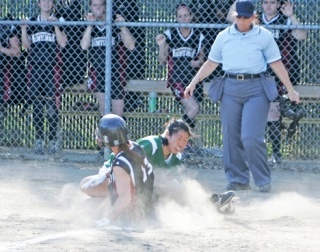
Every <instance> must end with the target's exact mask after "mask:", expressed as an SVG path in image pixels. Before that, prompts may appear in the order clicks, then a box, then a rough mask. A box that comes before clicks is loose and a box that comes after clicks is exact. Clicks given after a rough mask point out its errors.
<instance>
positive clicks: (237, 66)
mask: <svg viewBox="0 0 320 252" xmlns="http://www.w3.org/2000/svg"><path fill="white" fill-rule="evenodd" d="M208 58H209V59H210V60H211V61H214V62H217V63H221V64H222V69H223V70H224V71H225V72H227V73H237V74H240V73H249V74H258V73H261V72H265V71H266V69H267V64H269V63H272V62H275V61H277V60H280V59H281V54H280V51H279V47H278V46H277V43H276V42H275V40H274V38H273V36H272V34H271V32H270V31H268V30H267V29H265V28H264V27H262V26H257V25H253V27H252V29H251V30H250V31H248V32H247V33H242V32H239V31H238V30H237V29H236V27H235V24H233V25H231V26H230V27H228V28H226V29H225V30H223V31H222V32H220V33H219V35H218V36H217V38H216V40H215V41H214V43H213V45H212V47H211V51H210V53H209V57H208Z"/></svg>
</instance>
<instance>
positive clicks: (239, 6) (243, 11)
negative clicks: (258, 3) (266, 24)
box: [236, 0, 254, 18]
mask: <svg viewBox="0 0 320 252" xmlns="http://www.w3.org/2000/svg"><path fill="white" fill-rule="evenodd" d="M236 12H237V15H236V16H237V17H247V18H250V17H252V16H253V14H254V4H253V2H251V1H248V0H244V1H241V0H240V1H238V2H237V3H236Z"/></svg>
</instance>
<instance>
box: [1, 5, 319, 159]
mask: <svg viewBox="0 0 320 252" xmlns="http://www.w3.org/2000/svg"><path fill="white" fill-rule="evenodd" d="M184 2H186V3H187V4H190V3H191V1H184ZM232 2H233V1H217V3H216V6H217V8H215V9H214V10H213V11H211V12H210V13H209V14H210V15H214V16H215V23H204V22H202V21H204V20H205V19H204V18H203V19H201V16H202V15H205V14H206V13H198V22H196V21H195V22H193V23H192V24H190V25H189V26H190V27H194V28H200V29H209V28H210V29H211V31H212V33H211V35H212V34H216V33H218V32H219V31H220V30H221V29H223V28H225V27H227V26H228V25H229V24H228V23H227V22H226V20H225V18H224V17H225V15H226V13H227V10H228V9H229V6H230V4H231V3H232ZM179 3H181V1H176V0H174V1H164V0H160V1H146V0H139V1H138V0H137V1H132V0H126V1H113V4H114V5H116V6H118V7H117V8H116V9H117V11H121V13H120V14H122V15H124V16H125V18H126V22H125V23H123V24H121V25H123V26H127V27H128V28H129V29H130V31H131V32H132V34H133V35H134V37H135V39H136V45H137V46H136V48H135V50H134V51H133V52H129V51H125V53H124V57H123V58H122V59H121V60H122V61H123V64H121V65H120V66H121V68H122V75H121V78H122V79H121V80H122V81H123V83H126V85H127V86H126V89H127V91H128V93H127V96H126V101H127V102H126V106H125V112H124V115H125V116H126V117H127V121H128V125H129V128H130V132H131V137H132V139H134V140H136V139H138V138H140V137H143V136H146V135H150V134H159V133H161V132H162V131H163V125H164V123H165V122H166V121H167V120H168V119H169V118H171V117H177V118H181V116H182V114H183V109H182V108H181V106H180V105H179V104H178V103H177V102H176V101H175V100H174V98H173V96H172V94H171V91H170V89H168V88H166V79H167V67H166V66H163V65H161V64H160V63H159V62H158V59H157V53H158V47H157V45H156V43H155V36H156V34H158V33H160V32H163V31H164V30H166V29H169V28H173V27H179V26H180V25H179V24H177V23H175V6H176V5H177V4H179ZM294 3H295V14H296V15H297V17H298V18H299V19H300V20H301V26H299V29H305V30H307V31H308V36H307V39H306V40H303V41H298V42H297V48H296V50H297V61H298V62H297V63H299V68H297V69H293V70H292V72H291V74H292V75H294V76H297V79H295V80H294V84H295V85H297V87H298V88H299V90H300V93H301V94H303V96H302V105H303V109H304V111H305V116H304V118H303V119H302V120H301V121H300V124H299V128H298V131H297V132H296V134H294V136H293V137H292V138H291V139H286V132H285V131H283V137H282V153H283V155H284V158H287V159H291V160H310V159H312V160H319V159H320V134H319V133H320V116H319V115H320V92H319V88H320V81H319V79H320V78H319V77H320V73H319V69H320V56H319V55H320V54H319V51H320V50H319V49H320V45H319V41H320V23H319V20H320V19H319V13H320V6H319V4H318V1H306V0H299V1H294ZM256 4H257V10H260V9H261V8H260V1H256ZM0 5H1V10H2V12H1V16H2V19H1V20H0V27H1V36H2V37H5V34H6V32H5V31H6V30H7V29H8V27H9V28H10V29H11V28H12V29H14V27H19V26H20V24H21V23H22V21H20V20H21V19H22V18H29V17H31V16H35V15H37V13H38V12H39V8H38V5H37V1H17V0H11V1H7V0H4V1H2V3H1V4H0ZM113 10H114V12H116V10H115V7H114V8H113ZM207 10H208V9H207ZM88 11H89V6H88V1H82V0H81V1H77V0H73V1H72V0H71V1H56V4H55V9H54V12H55V15H57V16H62V17H64V19H65V22H63V23H62V22H59V23H55V24H57V25H59V26H61V27H63V29H64V30H65V31H66V33H67V35H68V40H69V41H68V45H67V47H66V48H65V49H63V50H60V51H59V52H57V56H59V61H57V69H56V79H55V85H56V87H57V93H56V103H57V105H58V106H59V108H60V110H59V130H58V140H59V144H60V146H61V148H62V151H63V150H67V149H78V150H96V148H97V146H96V142H95V138H94V130H95V128H96V125H97V122H98V120H99V117H100V115H99V106H98V102H97V99H96V98H95V96H94V92H93V90H92V89H91V88H90V70H91V62H90V61H89V59H88V54H87V52H86V51H83V50H81V48H80V40H81V37H82V29H83V28H85V27H86V26H87V25H88V24H90V23H88V22H87V21H85V19H84V16H85V13H87V12H88ZM221 13H222V14H221ZM199 20H200V21H199ZM201 20H202V21H201ZM28 24H29V25H31V24H33V23H31V22H29V23H28ZM42 24H43V23H42ZM44 24H45V25H50V24H48V23H45V22H44ZM99 24H101V25H107V27H109V28H110V29H111V30H114V29H116V28H118V27H119V24H116V23H114V22H112V23H108V22H102V23H101V22H100V23H99ZM267 28H270V29H280V30H283V29H288V28H291V29H293V28H296V27H294V26H289V27H287V26H286V27H280V26H269V27H268V26H267ZM212 36H214V35H212ZM4 62H5V64H4ZM1 64H2V70H3V73H2V79H3V84H2V87H3V88H2V94H1V96H2V97H3V98H4V100H3V102H2V103H3V105H4V107H3V113H2V115H1V116H2V118H1V128H0V144H1V148H14V149H15V148H19V149H23V150H24V151H26V152H32V151H33V145H34V142H35V140H36V135H35V128H34V118H33V114H32V111H33V107H32V105H27V106H26V103H27V101H28V88H29V87H30V86H28V85H30V83H29V82H28V78H29V77H28V64H29V63H28V52H23V54H22V56H21V57H20V58H19V59H18V58H6V59H3V60H2V63H1ZM106 66H107V67H110V69H109V71H110V70H111V62H109V64H106ZM208 81H209V79H208V80H206V84H205V85H208ZM28 83H29V84H28ZM108 83H110V80H108V79H107V78H106V85H109V84H108ZM205 90H206V88H205ZM150 91H156V93H157V108H156V111H155V112H150V111H149V110H148V96H149V92H150ZM21 94H22V96H23V97H22V96H21ZM15 97H18V98H15ZM106 100H107V101H109V102H110V98H109V97H106ZM24 110H25V111H24ZM22 112H24V113H22ZM43 113H45V114H46V113H47V111H43ZM284 122H285V123H287V124H289V123H290V120H288V119H285V120H284ZM48 127H49V126H48V122H47V121H45V125H44V131H45V132H46V134H48V130H49V128H48ZM196 129H197V130H196V131H197V132H196V133H198V134H199V135H200V138H199V144H201V146H202V147H204V148H208V149H210V148H221V147H222V136H221V124H220V120H219V104H213V103H212V102H211V101H210V100H209V98H208V97H207V96H206V92H205V99H204V101H203V102H202V104H201V111H200V114H199V115H198V117H197V127H196ZM46 136H47V135H46ZM266 141H267V143H268V147H269V149H270V148H271V147H270V143H269V136H266ZM46 144H48V139H46Z"/></svg>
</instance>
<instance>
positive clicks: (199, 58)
mask: <svg viewBox="0 0 320 252" xmlns="http://www.w3.org/2000/svg"><path fill="white" fill-rule="evenodd" d="M203 62H204V50H203V48H201V50H200V52H199V54H198V56H197V59H196V60H192V61H191V62H190V63H191V66H192V67H194V68H200V67H201V66H202V65H203Z"/></svg>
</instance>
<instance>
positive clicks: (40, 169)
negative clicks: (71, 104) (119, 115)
mask: <svg viewBox="0 0 320 252" xmlns="http://www.w3.org/2000/svg"><path fill="white" fill-rule="evenodd" d="M195 167H196V166H190V165H188V167H187V168H185V167H179V168H178V169H175V170H171V171H164V170H156V186H160V185H165V186H166V188H167V195H168V196H167V197H162V198H160V199H159V202H158V204H157V205H156V217H157V218H156V220H155V221H154V222H153V223H152V224H150V225H148V226H139V227H137V226H109V227H104V228H96V227H95V225H94V221H95V220H97V219H99V218H101V217H102V215H103V213H104V212H105V211H107V208H108V203H107V202H106V200H103V199H89V198H88V197H86V196H85V195H83V194H82V193H81V192H80V191H79V189H78V183H79V181H80V180H81V178H83V177H85V176H87V175H91V174H95V173H96V172H97V170H98V168H99V165H98V164H97V163H96V162H84V161H81V160H80V162H78V163H75V162H66V161H65V160H54V159H42V160H40V159H38V160H22V159H21V158H0V193H1V197H0V251H309V252H310V251H319V248H320V240H319V233H320V183H319V181H320V174H319V173H312V172H308V171H304V172H297V171H290V169H286V170H280V169H274V170H273V171H272V177H273V184H272V186H273V188H272V192H271V193H267V194H262V193H260V192H259V191H258V190H257V188H256V187H254V185H252V186H253V188H252V190H251V191H245V192H237V198H236V199H235V203H234V204H235V207H236V211H235V213H234V214H232V215H221V214H219V213H218V212H217V211H216V209H215V207H214V206H213V204H212V203H210V202H209V200H208V198H209V196H210V195H211V194H212V193H213V192H223V191H224V190H225V186H226V180H225V177H224V173H223V170H222V169H204V168H199V167H198V168H195Z"/></svg>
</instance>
